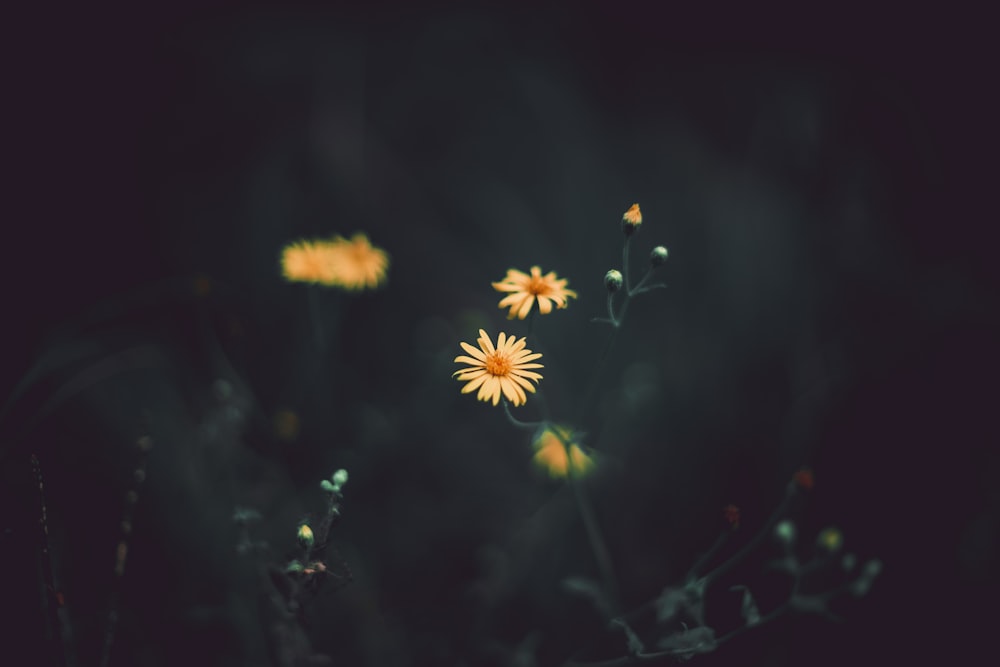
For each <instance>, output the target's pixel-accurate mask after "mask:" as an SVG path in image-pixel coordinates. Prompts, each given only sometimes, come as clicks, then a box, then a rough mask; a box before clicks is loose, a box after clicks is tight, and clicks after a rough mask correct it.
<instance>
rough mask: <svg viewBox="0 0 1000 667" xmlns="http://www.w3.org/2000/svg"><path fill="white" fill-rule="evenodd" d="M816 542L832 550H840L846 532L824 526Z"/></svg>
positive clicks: (823, 547)
mask: <svg viewBox="0 0 1000 667" xmlns="http://www.w3.org/2000/svg"><path fill="white" fill-rule="evenodd" d="M816 544H818V545H819V546H820V548H822V549H826V550H827V551H830V552H834V551H839V550H840V547H842V546H843V545H844V534H843V533H841V532H840V531H839V530H837V529H836V528H833V527H830V528H824V529H823V530H822V531H820V533H819V535H818V536H817V537H816Z"/></svg>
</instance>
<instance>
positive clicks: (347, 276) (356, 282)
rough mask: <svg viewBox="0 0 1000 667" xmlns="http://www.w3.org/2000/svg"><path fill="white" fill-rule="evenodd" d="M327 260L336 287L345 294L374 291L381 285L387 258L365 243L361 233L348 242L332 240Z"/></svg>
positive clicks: (364, 237) (380, 251) (337, 239)
mask: <svg viewBox="0 0 1000 667" xmlns="http://www.w3.org/2000/svg"><path fill="white" fill-rule="evenodd" d="M330 245H331V253H332V255H331V257H332V260H333V264H334V273H335V275H336V280H337V283H338V284H339V285H340V286H341V287H343V288H344V289H348V290H362V289H374V288H376V287H378V286H379V285H381V284H382V283H383V282H385V276H386V271H388V269H389V255H388V254H386V252H385V250H382V249H381V248H376V247H375V246H373V245H372V244H371V243H369V242H368V237H367V236H365V235H364V234H363V233H362V232H356V233H355V234H354V236H352V237H351V239H350V240H347V239H345V238H343V237H341V236H335V237H333V241H331V242H330Z"/></svg>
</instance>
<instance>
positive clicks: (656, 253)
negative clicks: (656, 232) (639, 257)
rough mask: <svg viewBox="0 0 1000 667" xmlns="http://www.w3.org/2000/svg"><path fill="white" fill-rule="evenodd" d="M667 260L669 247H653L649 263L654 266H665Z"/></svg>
mask: <svg viewBox="0 0 1000 667" xmlns="http://www.w3.org/2000/svg"><path fill="white" fill-rule="evenodd" d="M666 261H667V249H666V248H664V247H663V246H661V245H658V246H656V247H655V248H653V251H652V252H651V253H649V263H650V264H652V265H653V266H663V264H664V262H666Z"/></svg>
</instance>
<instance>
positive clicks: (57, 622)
mask: <svg viewBox="0 0 1000 667" xmlns="http://www.w3.org/2000/svg"><path fill="white" fill-rule="evenodd" d="M31 469H32V471H34V473H35V481H37V482H38V504H39V507H40V508H41V514H40V515H39V518H38V524H39V528H40V529H41V537H40V542H41V550H42V558H41V562H42V578H43V580H44V583H45V594H44V598H45V607H46V610H47V611H48V613H49V624H50V626H51V628H50V630H51V632H52V652H53V654H54V659H55V664H57V665H63V666H64V665H66V664H67V661H66V647H65V645H64V644H63V637H64V636H65V634H66V633H64V632H63V623H62V618H61V615H60V613H59V608H60V607H61V606H62V595H61V594H60V593H59V589H57V588H56V582H55V576H54V575H53V572H52V553H51V551H49V521H48V508H47V506H46V504H45V484H44V483H43V480H42V466H41V464H40V463H39V461H38V457H37V456H35V455H34V454H32V455H31Z"/></svg>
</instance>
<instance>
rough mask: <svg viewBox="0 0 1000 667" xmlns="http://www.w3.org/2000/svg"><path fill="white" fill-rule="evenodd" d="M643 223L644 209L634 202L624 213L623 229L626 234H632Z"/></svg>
mask: <svg viewBox="0 0 1000 667" xmlns="http://www.w3.org/2000/svg"><path fill="white" fill-rule="evenodd" d="M640 225H642V211H641V210H639V205H638V204H632V205H631V206H630V207H629V209H628V210H627V211H625V213H624V215H622V231H623V232H625V235H626V236H630V235H631V234H632V233H633V232H635V231H636V230H637V229H639V226H640Z"/></svg>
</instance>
